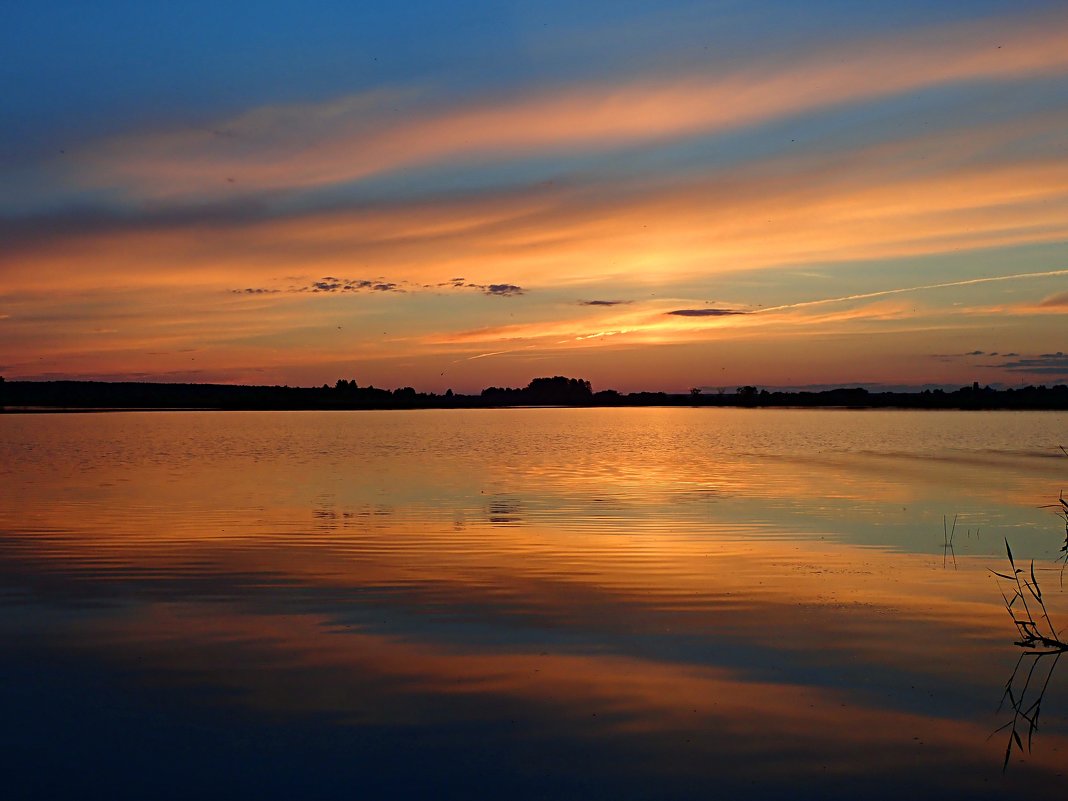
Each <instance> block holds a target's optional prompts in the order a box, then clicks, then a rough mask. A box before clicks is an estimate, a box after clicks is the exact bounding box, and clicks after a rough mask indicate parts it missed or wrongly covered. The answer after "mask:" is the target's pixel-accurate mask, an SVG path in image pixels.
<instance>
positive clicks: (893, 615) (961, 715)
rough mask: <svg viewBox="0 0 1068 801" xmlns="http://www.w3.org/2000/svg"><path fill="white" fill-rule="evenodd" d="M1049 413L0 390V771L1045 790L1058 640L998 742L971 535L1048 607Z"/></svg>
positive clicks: (329, 785) (984, 610)
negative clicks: (249, 407)
mask: <svg viewBox="0 0 1068 801" xmlns="http://www.w3.org/2000/svg"><path fill="white" fill-rule="evenodd" d="M1066 443H1068V415H1064V414H1055V413H1034V414H1030V413H998V412H984V413H974V414H969V413H958V412H949V413H944V412H897V411H890V412H882V411H878V412H876V411H870V412H847V411H827V410H774V411H772V410H755V411H754V410H737V409H724V410H716V409H617V410H592V409H591V410H585V409H584V410H568V409H516V410H499V411H497V410H472V411H418V412H354V413H345V412H339V413H319V412H305V413H218V414H216V413H207V412H199V413H115V414H70V415H6V416H0V627H2V632H0V633H2V635H3V641H4V643H5V647H4V649H3V651H2V656H0V709H2V710H3V711H2V712H0V762H2V763H3V772H2V774H0V775H2V778H0V783H2V786H3V787H4V791H3V792H4V797H7V798H60V797H71V796H72V795H75V794H76V795H77V796H78V797H82V798H95V797H99V798H109V799H116V798H149V797H152V798H165V797H169V798H188V797H235V798H240V797H259V798H287V799H289V798H325V797H330V798H337V797H365V798H403V797H419V798H423V797H426V798H446V797H448V798H509V797H511V798H583V799H588V798H613V799H623V798H680V799H681V798H709V797H737V795H740V794H741V793H743V792H744V793H746V794H747V795H748V796H749V797H752V798H778V797H782V798H798V797H810V798H833V797H841V798H844V797H850V798H852V797H862V798H901V797H902V796H903V795H904V794H908V796H910V797H914V798H928V797H930V798H936V797H937V798H941V799H945V798H947V797H948V798H955V797H961V798H965V797H967V798H975V797H991V798H993V797H1004V796H1005V795H1006V794H1007V793H1010V792H1014V791H1018V790H1019V789H1020V788H1023V787H1027V788H1031V789H1032V790H1034V789H1035V788H1041V789H1042V791H1044V792H1045V791H1053V790H1056V789H1062V788H1064V787H1066V786H1068V784H1066V781H1065V778H1064V775H1063V774H1064V772H1065V760H1066V759H1068V668H1064V667H1062V668H1061V673H1060V674H1058V673H1057V672H1056V670H1053V672H1052V675H1051V677H1050V679H1049V683H1048V687H1047V689H1046V692H1045V695H1044V697H1043V703H1042V707H1041V713H1042V715H1041V727H1040V729H1039V730H1038V732H1037V733H1035V735H1034V739H1033V742H1032V747H1031V750H1030V753H1028V752H1027V751H1026V745H1027V743H1026V737H1025V736H1024V737H1023V738H1022V739H1023V745H1024V750H1022V751H1021V750H1017V749H1015V746H1014V750H1013V752H1012V755H1011V758H1010V760H1009V764H1008V767H1007V770H1006V771H1005V772H1004V773H1003V772H1002V765H1003V761H1004V755H1005V751H1006V745H1007V744H1008V743H1009V741H1010V739H1009V738H1010V737H1011V736H1012V727H1011V725H1010V727H1009V728H1007V729H1003V730H1001V731H997V732H996V733H995V731H996V730H997V729H998V727H1000V726H1002V725H1003V724H1006V723H1010V724H1011V722H1012V720H1013V717H1014V715H1013V711H1012V709H1011V706H1008V705H1006V706H1003V707H1002V708H1001V709H1000V711H999V710H998V702H999V700H1000V699H1001V697H1002V694H1003V690H1004V688H1005V685H1006V682H1007V681H1008V680H1009V678H1010V676H1011V675H1012V670H1013V667H1014V665H1015V664H1016V662H1017V660H1018V658H1019V656H1020V654H1019V650H1020V649H1018V648H1016V647H1015V646H1014V645H1013V640H1014V639H1015V633H1016V632H1015V629H1014V627H1013V625H1012V622H1011V620H1010V619H1009V616H1008V614H1007V613H1006V610H1005V608H1004V603H1003V601H1002V597H1001V595H1000V592H999V587H998V579H996V577H994V576H993V575H992V574H991V573H990V569H991V568H994V569H997V570H1001V571H1003V570H1005V569H1006V567H1007V561H1006V558H1005V551H1004V540H1005V539H1006V538H1008V539H1009V541H1010V542H1011V543H1012V547H1013V550H1014V552H1015V553H1016V556H1017V560H1018V561H1023V562H1026V561H1027V560H1030V559H1032V558H1033V559H1034V560H1035V570H1036V576H1037V578H1038V579H1039V581H1040V583H1041V585H1042V587H1043V589H1044V590H1045V599H1046V601H1047V603H1048V606H1049V610H1050V614H1051V617H1052V618H1053V620H1054V623H1057V622H1058V616H1059V620H1060V621H1062V622H1063V623H1064V624H1065V626H1066V627H1068V589H1062V588H1061V586H1060V582H1059V566H1058V565H1057V563H1056V558H1057V556H1058V549H1059V547H1060V546H1061V544H1062V543H1063V541H1064V524H1063V521H1060V520H1059V519H1058V518H1057V517H1056V516H1055V510H1053V509H1049V508H1045V509H1044V508H1041V507H1042V506H1043V505H1047V504H1051V503H1056V501H1057V497H1058V494H1059V493H1060V492H1061V490H1062V488H1064V487H1068V457H1065V455H1064V454H1063V453H1062V452H1061V451H1060V449H1059V448H1058V445H1060V444H1066ZM943 517H946V518H947V519H948V520H950V521H952V520H953V518H954V517H956V520H957V523H956V531H955V534H954V540H953V550H952V552H949V553H947V551H946V549H945V547H944V546H945V537H944V534H943ZM1051 664H1053V662H1052V660H1045V661H1044V662H1042V663H1040V664H1039V669H1038V674H1039V679H1036V680H1035V684H1034V685H1033V686H1032V687H1031V688H1030V689H1029V692H1030V693H1031V696H1029V697H1032V696H1033V695H1034V687H1035V686H1041V680H1042V679H1044V678H1045V676H1046V674H1047V673H1048V672H1049V671H1048V670H1047V668H1046V666H1047V665H1051ZM1025 669H1027V665H1026V664H1025ZM1021 682H1022V679H1021V678H1020V677H1019V676H1018V677H1017V679H1016V681H1015V682H1014V685H1013V687H1014V692H1016V693H1017V694H1018V693H1019V692H1021V691H1022V689H1023V688H1022V683H1021ZM1017 724H1018V731H1019V733H1020V734H1021V735H1026V733H1027V730H1026V725H1022V724H1020V721H1019V720H1017ZM991 735H993V736H991Z"/></svg>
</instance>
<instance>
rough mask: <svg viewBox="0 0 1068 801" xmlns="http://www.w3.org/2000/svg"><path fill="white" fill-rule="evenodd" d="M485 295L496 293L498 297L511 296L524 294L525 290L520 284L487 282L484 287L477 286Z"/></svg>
mask: <svg viewBox="0 0 1068 801" xmlns="http://www.w3.org/2000/svg"><path fill="white" fill-rule="evenodd" d="M468 286H475V285H474V284H468ZM479 288H480V289H482V291H483V292H485V293H486V294H487V295H497V296H499V297H511V296H512V295H522V294H525V290H524V289H523V287H521V286H516V285H515V284H488V285H487V286H484V287H479Z"/></svg>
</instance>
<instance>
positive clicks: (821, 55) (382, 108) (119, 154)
mask: <svg viewBox="0 0 1068 801" xmlns="http://www.w3.org/2000/svg"><path fill="white" fill-rule="evenodd" d="M1066 40H1068V17H1066V16H1065V15H1063V14H1057V15H1051V16H1049V17H1047V18H1045V19H1043V20H1040V21H1035V20H1031V21H1029V22H1018V21H1011V20H1008V19H999V20H992V21H989V22H983V23H970V24H956V25H950V26H945V27H943V28H935V29H928V30H923V31H920V32H914V33H909V34H903V35H898V36H896V37H891V38H884V39H878V40H873V41H868V42H861V43H850V44H845V45H838V46H824V47H822V48H821V49H820V50H818V51H813V52H811V53H809V54H807V55H802V56H800V57H797V58H795V59H793V60H792V61H790V62H789V63H779V64H772V65H770V66H769V65H767V64H762V65H756V64H754V65H750V66H748V67H744V68H742V69H739V70H736V71H734V72H729V73H723V72H712V73H697V74H691V75H685V76H678V77H674V78H662V79H656V80H644V81H635V82H631V83H624V84H588V85H585V86H580V87H578V88H567V89H557V90H554V91H545V92H542V93H539V94H533V95H528V96H525V97H520V98H519V99H510V98H508V99H497V100H494V101H474V102H466V103H457V104H454V105H452V106H441V105H440V103H439V104H437V105H438V107H437V108H436V109H434V110H432V111H421V110H416V109H424V108H426V107H427V106H428V105H429V106H431V107H434V105H435V102H434V101H433V100H432V99H430V98H428V97H426V96H425V95H420V94H419V93H418V92H408V91H401V92H382V91H379V92H373V93H368V94H365V95H359V96H355V97H347V98H341V99H337V100H333V101H330V102H328V103H322V104H317V105H316V104H305V105H293V106H274V107H265V108H261V109H256V110H254V111H251V112H248V113H245V114H242V115H240V116H237V117H234V118H231V119H229V120H223V121H220V122H219V123H218V124H217V125H215V126H214V130H211V129H209V130H204V129H198V130H175V131H170V132H166V133H162V134H159V133H142V134H128V135H124V136H119V137H115V138H113V139H110V140H105V141H102V142H99V143H97V144H96V145H93V146H91V147H89V148H87V149H86V150H85V151H84V152H82V153H81V154H80V155H79V156H78V159H79V164H80V169H81V172H80V175H81V180H82V181H84V182H85V183H87V184H89V185H93V186H99V185H107V186H116V185H118V186H121V187H124V188H125V190H126V191H129V192H132V193H134V194H136V195H138V196H151V197H162V196H182V195H197V196H202V197H203V196H232V195H233V194H234V193H235V192H241V193H248V192H262V191H273V190H282V189H293V188H308V187H314V186H324V185H330V184H338V183H346V182H351V181H356V180H359V179H362V178H366V177H368V176H371V175H374V174H377V173H382V172H388V171H392V170H396V169H400V168H404V167H409V166H414V165H419V164H429V163H433V162H436V161H441V160H444V159H455V158H458V157H473V158H478V159H486V158H494V157H502V156H515V155H520V154H530V153H536V152H554V151H562V150H567V151H570V152H574V151H575V150H577V149H584V148H596V149H599V150H603V149H604V148H606V147H612V146H624V145H630V144H637V143H642V142H655V141H665V140H670V139H677V138H680V137H686V136H692V135H697V134H709V133H715V132H718V131H725V130H730V129H736V128H739V127H743V126H748V125H754V124H757V123H761V122H766V121H769V120H773V119H779V118H784V117H788V116H792V115H797V114H801V113H804V112H809V111H813V110H819V109H825V108H828V107H831V106H834V105H839V104H844V103H850V102H856V101H862V100H871V99H876V98H884V97H888V96H893V95H896V94H900V93H905V92H910V91H916V90H920V89H928V88H933V87H938V86H942V85H945V84H950V83H962V82H976V81H998V82H1001V81H1013V80H1018V79H1022V78H1026V77H1032V76H1036V75H1057V74H1061V73H1063V72H1065V71H1068V48H1065V47H1064V41H1066ZM995 43H996V44H995ZM397 107H401V108H408V109H409V111H408V113H407V114H405V113H402V112H398V111H394V110H393V109H395V108H397ZM220 130H221V131H225V133H226V136H220V135H218V131H220Z"/></svg>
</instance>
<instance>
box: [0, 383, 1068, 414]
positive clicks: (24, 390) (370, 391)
mask: <svg viewBox="0 0 1068 801" xmlns="http://www.w3.org/2000/svg"><path fill="white" fill-rule="evenodd" d="M522 406H566V407H641V406H679V407H708V406H711V407H743V408H786V407H795V408H796V407H801V408H849V409H961V410H984V409H1018V410H1057V411H1065V410H1068V386H1065V385H1063V384H1058V385H1055V386H1051V387H1047V386H1028V387H1023V388H1020V389H1003V390H996V389H991V388H989V387H979V386H978V385H975V384H973V385H972V386H970V387H961V388H960V389H958V390H955V391H951V392H946V391H943V390H924V391H922V392H871V391H868V390H867V389H864V388H859V387H855V388H850V387H842V388H839V389H830V390H824V391H820V392H780V391H768V390H766V389H759V388H757V387H754V386H745V387H739V388H738V389H737V391H735V392H714V393H705V392H700V391H697V390H694V391H691V392H688V393H679V394H674V393H666V392H631V393H627V394H624V393H620V392H616V391H615V390H611V389H608V390H601V391H599V392H594V391H593V390H592V388H591V387H590V384H589V382H588V381H585V380H583V379H575V378H564V377H562V376H555V377H553V378H537V379H534V380H533V381H531V382H530V384H529V385H528V386H526V387H524V388H500V387H489V388H487V389H484V390H483V391H482V392H481V393H480V394H478V395H463V394H458V393H453V392H451V391H450V392H447V393H445V394H436V393H423V392H416V391H415V390H414V389H412V388H411V387H403V388H400V389H394V390H388V389H379V388H376V387H360V386H358V385H357V384H356V382H355V381H345V380H340V381H338V382H337V383H336V384H335V385H334V386H329V385H325V384H324V385H323V386H321V387H289V386H242V385H230V384H164V383H148V382H106V381H0V411H2V412H4V413H7V414H34V413H54V412H62V411H98V412H105V411H135V410H136V411H163V410H170V411H190V410H204V411H207V410H214V411H255V410H279V411H281V410H289V411H301V410H307V411H313V410H357V409H499V408H514V407H522Z"/></svg>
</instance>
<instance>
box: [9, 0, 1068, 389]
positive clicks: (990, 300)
mask: <svg viewBox="0 0 1068 801" xmlns="http://www.w3.org/2000/svg"><path fill="white" fill-rule="evenodd" d="M2 21H3V24H2V25H0V54H2V55H0V83H2V85H3V86H4V91H3V96H4V99H3V118H4V123H3V125H2V126H0V186H2V187H3V191H2V192H0V374H2V375H3V376H5V377H6V378H7V379H19V378H30V379H48V378H87V379H90V378H91V379H109V380H112V379H114V380H153V381H156V380H159V381H203V382H208V381H210V382H225V383H256V384H290V385H315V384H322V383H331V384H332V383H333V382H334V381H335V380H336V379H337V378H340V377H344V378H355V379H356V380H357V381H358V383H359V384H361V385H366V384H374V385H375V386H382V387H390V388H392V387H398V386H406V385H410V386H414V387H415V388H416V389H418V390H420V391H435V392H441V391H444V390H445V389H446V388H452V389H454V390H455V391H477V390H479V389H481V388H482V387H484V386H488V385H491V384H493V385H509V386H516V385H524V384H526V383H527V382H528V381H529V380H530V379H531V378H533V377H535V376H539V375H554V374H564V375H572V376H581V377H584V378H588V379H590V380H591V381H592V383H593V385H594V389H603V388H607V387H614V388H616V389H619V390H623V391H633V390H640V389H650V390H665V391H676V392H677V391H685V390H686V389H688V388H689V387H693V386H700V387H706V388H708V389H709V391H713V390H714V389H715V388H717V387H727V388H730V389H731V390H733V388H734V387H736V386H738V385H740V384H755V385H759V386H767V387H803V386H815V385H827V384H829V385H842V384H849V385H854V384H867V385H873V386H877V385H884V386H905V385H907V386H922V385H928V384H936V385H949V386H958V385H961V384H970V383H971V382H972V381H973V380H974V381H980V382H981V383H990V384H1000V385H1005V386H1020V385H1024V384H1030V383H1034V384H1038V383H1045V384H1055V383H1064V382H1068V355H1065V352H1068V316H1066V315H1068V5H1066V4H1065V3H1063V2H1055V3H1036V2H1027V1H1026V0H1014V1H1013V2H993V1H989V2H988V1H986V0H968V2H948V1H947V2H938V3H931V2H930V1H929V0H927V1H926V2H922V3H921V2H897V3H878V4H876V3H856V2H844V0H842V1H841V2H830V1H824V0H821V1H819V2H815V1H814V2H804V3H802V2H796V1H794V2H782V1H781V0H780V2H760V3H753V2H741V1H738V2H728V1H726V0H724V1H723V2H684V1H677V0H656V2H630V1H629V0H614V1H613V2H578V3H577V2H574V0H571V1H570V2H557V0H543V1H542V2H537V3H533V2H511V0H494V1H493V2H489V1H488V0H487V1H485V2H470V1H468V0H456V2H449V3H442V2H398V3H351V2H340V1H338V2H308V3H303V4H297V3H288V2H270V1H269V0H260V2H256V3H239V2H233V3H223V4H219V3H207V2H199V1H195V0H187V1H186V2H181V3H170V2H167V3H144V2H105V1H104V0H101V2H96V3H81V2H50V1H49V0H38V1H37V2H33V3H28V2H26V3H9V4H7V5H6V6H5V8H4V11H3V14H2Z"/></svg>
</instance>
